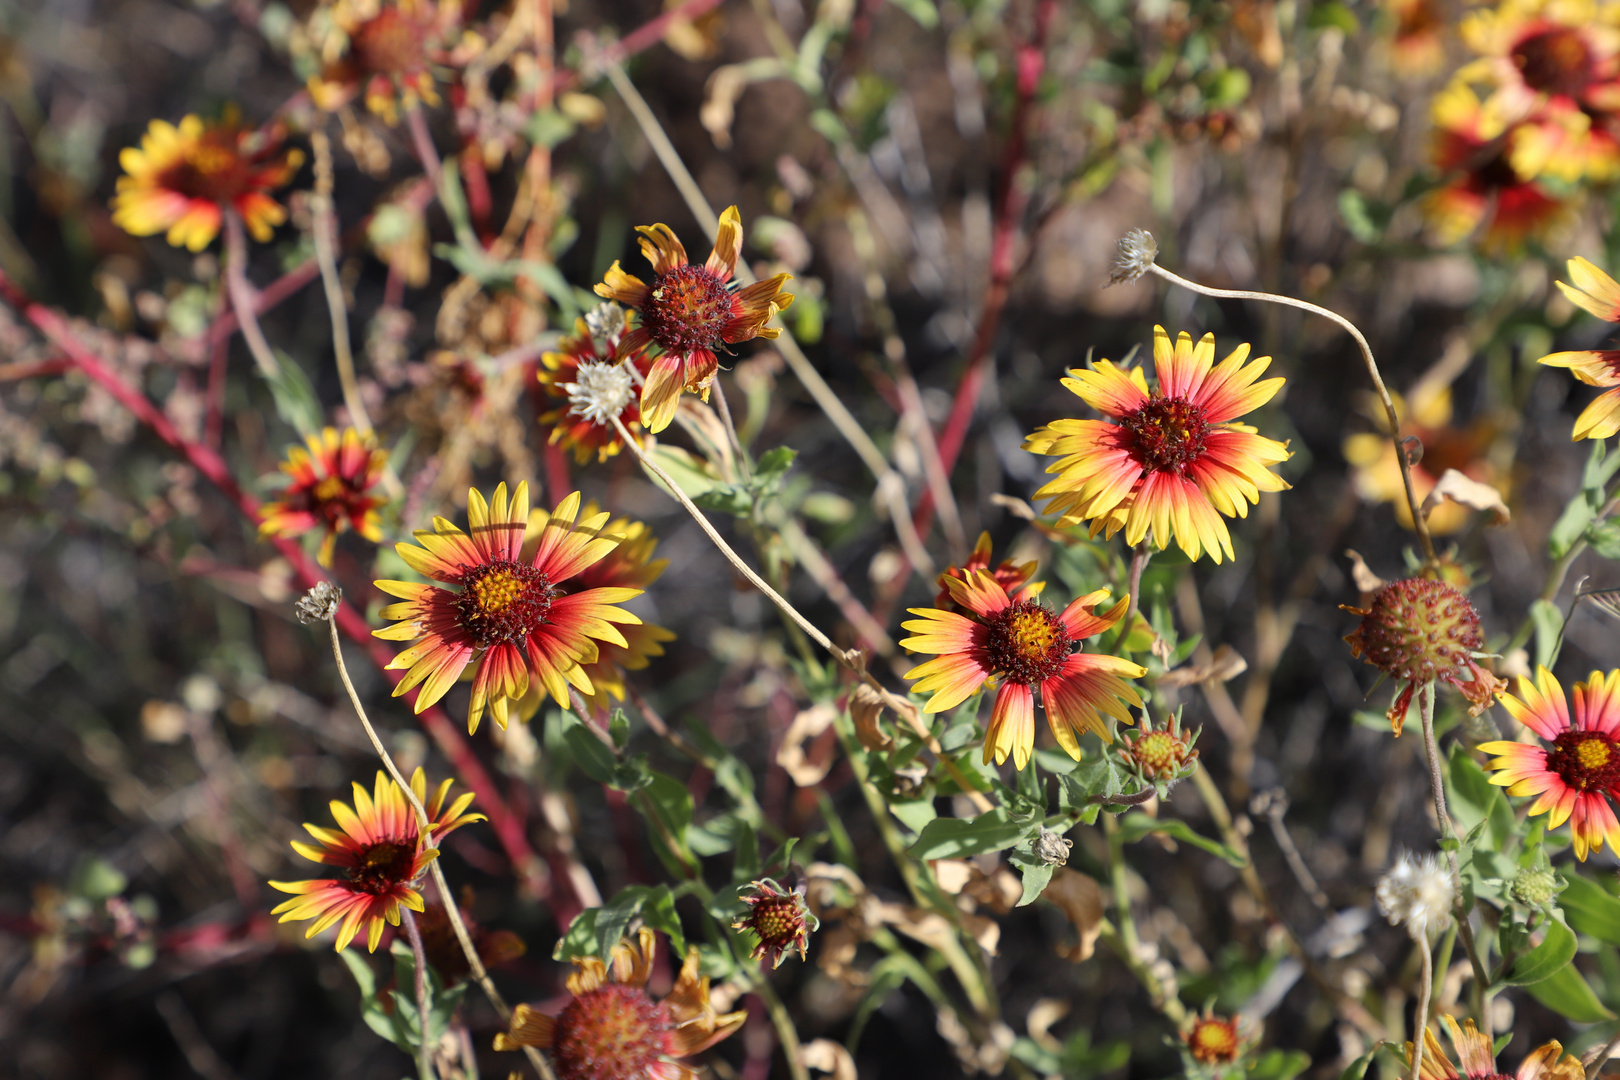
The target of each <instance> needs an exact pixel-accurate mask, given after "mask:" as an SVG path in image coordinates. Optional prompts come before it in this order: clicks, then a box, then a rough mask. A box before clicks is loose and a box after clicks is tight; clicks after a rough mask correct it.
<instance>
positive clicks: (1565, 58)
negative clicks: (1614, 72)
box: [1508, 26, 1596, 97]
mask: <svg viewBox="0 0 1620 1080" xmlns="http://www.w3.org/2000/svg"><path fill="white" fill-rule="evenodd" d="M1508 56H1509V57H1510V58H1511V59H1512V60H1513V64H1514V66H1515V67H1517V68H1518V69H1519V75H1520V77H1521V78H1523V79H1524V84H1525V85H1526V86H1528V87H1530V89H1532V90H1539V91H1540V92H1542V93H1544V94H1563V95H1567V96H1569V97H1575V96H1577V95H1579V94H1580V93H1581V91H1583V90H1585V89H1586V88H1587V86H1588V85H1590V84H1591V82H1592V76H1593V69H1594V68H1595V66H1596V62H1595V60H1594V58H1593V56H1592V50H1590V49H1588V48H1587V47H1586V42H1585V40H1584V39H1583V38H1582V37H1581V33H1580V31H1579V30H1576V29H1575V28H1573V27H1568V26H1559V27H1554V28H1552V29H1549V30H1543V31H1541V32H1540V33H1536V34H1531V35H1530V36H1529V37H1527V38H1525V39H1524V40H1523V41H1521V42H1519V43H1518V44H1517V45H1515V46H1513V48H1512V50H1511V51H1510V52H1509V53H1508Z"/></svg>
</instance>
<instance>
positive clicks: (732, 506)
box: [692, 484, 754, 517]
mask: <svg viewBox="0 0 1620 1080" xmlns="http://www.w3.org/2000/svg"><path fill="white" fill-rule="evenodd" d="M692 501H693V502H695V503H697V504H698V505H699V506H701V507H702V508H703V509H705V510H713V511H715V512H716V513H719V514H730V515H731V516H732V517H747V516H748V514H749V511H751V510H752V509H753V508H754V496H753V493H752V492H750V491H749V490H748V489H747V488H745V487H743V486H742V485H740V484H716V485H714V487H712V488H710V489H709V490H708V491H705V492H704V493H703V494H701V495H696V496H694V497H693V498H692Z"/></svg>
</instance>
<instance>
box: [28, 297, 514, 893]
mask: <svg viewBox="0 0 1620 1080" xmlns="http://www.w3.org/2000/svg"><path fill="white" fill-rule="evenodd" d="M0 299H4V300H5V301H6V302H7V303H9V304H11V305H12V306H13V307H14V308H16V309H17V310H18V311H20V312H21V313H22V314H23V316H24V317H25V318H26V319H27V320H28V321H29V322H31V323H33V324H34V326H35V328H36V329H38V330H39V332H40V333H42V334H44V335H45V337H46V338H48V339H49V340H50V341H51V342H52V343H53V344H55V345H56V346H57V347H58V348H60V349H61V350H62V351H63V352H64V353H66V354H67V357H68V359H69V360H70V361H71V362H72V363H73V365H74V366H75V367H77V368H78V369H79V370H80V371H83V372H84V373H85V374H86V375H87V376H89V377H90V378H91V379H92V380H94V381H95V382H96V384H97V385H99V386H100V387H101V388H102V389H104V390H105V391H107V393H109V394H111V395H112V397H113V398H114V399H115V400H117V402H118V403H119V404H120V405H122V406H124V408H126V409H128V410H129V411H130V412H131V413H133V414H134V415H135V418H136V419H137V420H139V421H141V423H143V424H145V425H146V426H147V427H148V428H150V429H151V430H152V433H153V434H154V435H156V436H157V437H158V438H160V439H162V440H163V441H164V442H166V443H168V444H169V445H170V446H171V447H173V448H174V449H175V450H178V451H179V452H180V453H181V454H182V455H184V456H185V458H186V460H187V461H189V462H190V463H191V465H192V466H193V467H194V468H195V469H196V470H197V471H198V472H200V473H202V474H203V475H204V476H206V477H207V478H208V479H209V481H210V482H212V483H213V485H214V486H215V487H216V488H218V489H219V490H220V492H221V494H223V495H224V496H225V497H226V498H228V499H230V500H231V501H232V502H234V503H235V504H236V506H237V508H238V509H240V510H241V511H242V513H243V514H244V515H245V516H246V517H247V518H248V520H250V521H252V522H254V523H255V524H257V523H258V522H259V520H260V516H259V502H258V500H257V499H255V498H254V497H253V496H251V495H249V494H248V493H247V492H245V491H243V490H242V488H241V485H239V484H238V483H237V482H236V478H235V477H234V476H232V475H231V472H230V469H229V467H228V466H227V465H226V464H225V460H224V459H223V458H222V457H220V455H219V453H218V452H217V451H215V450H213V449H212V448H211V447H208V446H204V445H202V444H201V443H195V442H191V441H190V440H188V439H186V438H185V436H183V435H181V434H180V432H179V430H178V429H177V428H176V427H175V426H174V424H173V423H172V422H171V421H170V420H169V418H168V417H167V416H166V415H164V413H163V411H162V410H161V409H159V408H158V407H157V406H156V405H154V404H152V402H151V401H150V400H148V399H147V397H146V396H145V395H144V394H142V393H141V392H140V391H138V390H136V389H134V388H133V387H131V386H129V385H128V384H127V383H125V382H124V381H123V379H121V378H119V377H118V376H117V375H116V374H114V372H113V371H112V370H111V369H110V368H108V367H107V366H106V365H105V364H103V363H102V362H101V360H100V358H98V357H96V356H95V355H94V354H92V353H91V352H90V351H89V350H88V349H86V348H85V347H84V345H83V343H81V342H80V341H79V340H78V338H77V337H76V336H74V334H73V331H72V329H71V328H70V327H69V326H68V323H67V320H66V319H65V318H63V317H62V316H61V315H60V314H58V313H57V312H56V311H54V310H52V309H51V308H48V307H46V306H44V305H43V304H38V303H35V302H34V301H33V300H31V299H29V298H28V296H27V295H26V294H25V293H23V292H22V291H21V290H20V289H18V288H17V286H16V285H15V284H13V283H12V281H11V280H10V278H8V277H7V276H6V275H5V274H4V273H3V272H0ZM270 542H271V543H272V544H274V545H275V547H276V549H277V550H278V551H280V552H281V554H282V557H283V558H285V559H286V560H287V561H288V562H289V563H291V564H292V567H293V571H294V573H295V574H297V576H298V579H299V581H300V582H301V583H302V585H303V587H304V588H306V589H307V588H309V587H311V586H313V585H314V584H315V583H317V582H319V581H324V580H326V575H325V574H323V573H322V572H321V571H320V568H319V567H317V566H316V565H315V563H314V561H313V560H312V559H310V557H309V556H308V555H307V554H306V553H305V552H304V549H303V548H302V547H300V546H299V545H298V544H297V543H295V542H293V541H292V540H290V539H287V538H285V537H274V538H272V539H271V540H270ZM335 618H336V620H337V624H338V629H339V630H341V631H343V632H344V633H345V634H347V635H348V636H349V638H350V639H351V640H352V641H354V642H355V643H356V644H358V645H359V646H360V647H361V648H362V649H364V650H365V652H366V655H367V656H369V657H370V658H371V660H372V662H373V663H375V664H376V665H377V666H378V667H379V668H381V669H382V670H383V673H384V674H385V675H387V676H388V678H389V680H390V681H391V682H394V683H398V682H399V680H400V679H401V678H403V677H404V673H403V672H400V671H393V670H389V669H388V667H387V665H388V663H389V662H390V661H392V660H393V658H394V657H393V653H392V652H391V651H390V650H389V649H388V647H387V646H386V645H384V644H383V643H382V642H381V641H379V640H377V639H376V638H374V637H372V635H371V629H370V627H368V626H367V625H366V620H365V618H364V617H363V616H362V615H361V614H360V613H359V612H358V611H356V610H355V609H354V608H353V607H352V606H350V605H349V604H348V603H346V602H345V603H342V604H340V605H339V607H338V610H337V614H336V616H335ZM407 700H410V701H414V700H415V691H412V692H411V694H410V695H409V697H408V699H407ZM418 715H419V718H420V719H421V721H422V726H423V727H424V728H426V729H427V732H428V734H429V735H431V736H432V737H433V741H434V742H436V743H438V745H439V749H440V750H441V751H442V752H443V753H444V755H445V756H446V757H447V758H449V759H450V762H451V765H452V766H453V767H454V769H455V770H456V774H457V775H458V776H460V777H461V779H462V780H463V781H464V782H465V783H466V784H467V786H468V787H469V788H471V789H472V791H473V792H474V793H475V794H476V795H477V796H478V808H479V809H480V810H481V811H483V812H484V813H485V814H487V815H488V816H489V824H490V827H491V828H492V829H494V831H495V835H496V836H497V837H498V838H499V839H500V841H501V846H502V847H503V848H505V849H506V854H507V857H508V858H509V859H511V861H512V865H513V867H514V868H515V869H516V870H517V872H518V873H519V875H520V876H521V877H522V878H523V880H524V882H525V884H526V885H528V887H529V888H530V889H532V890H535V891H536V892H537V894H538V893H541V892H543V890H544V885H543V881H544V878H543V877H542V876H541V875H540V874H539V873H538V872H537V868H538V867H539V865H540V862H539V859H538V857H537V856H536V855H535V853H534V851H533V849H532V848H531V847H530V846H529V842H528V838H527V836H526V833H525V827H524V823H523V821H522V820H521V819H519V818H518V817H516V816H515V815H513V814H512V812H511V810H510V808H508V806H507V805H506V800H505V799H503V798H502V797H501V794H500V791H499V789H498V788H496V786H495V782H494V780H493V778H492V777H491V776H490V775H489V773H488V772H487V771H486V770H485V769H484V765H483V762H481V761H479V760H478V757H477V755H475V754H474V753H473V751H472V747H471V746H470V745H469V744H468V742H467V739H466V737H465V736H464V735H462V733H461V729H460V728H459V727H458V726H457V725H456V724H455V723H454V722H452V721H451V719H450V718H449V717H448V716H446V715H445V713H444V710H442V709H440V708H437V707H434V708H430V709H426V710H424V711H423V712H421V713H420V714H418Z"/></svg>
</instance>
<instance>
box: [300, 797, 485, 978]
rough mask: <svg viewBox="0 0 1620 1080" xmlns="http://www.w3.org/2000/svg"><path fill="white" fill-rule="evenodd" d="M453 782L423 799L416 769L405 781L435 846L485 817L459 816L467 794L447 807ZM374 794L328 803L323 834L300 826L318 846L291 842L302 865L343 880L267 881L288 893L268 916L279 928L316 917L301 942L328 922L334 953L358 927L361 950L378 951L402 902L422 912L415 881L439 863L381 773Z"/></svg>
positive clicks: (413, 816)
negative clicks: (322, 866)
mask: <svg viewBox="0 0 1620 1080" xmlns="http://www.w3.org/2000/svg"><path fill="white" fill-rule="evenodd" d="M450 785H451V781H449V780H446V781H444V782H443V783H442V784H440V785H439V786H438V788H437V789H436V790H435V791H434V792H433V797H432V798H431V799H429V798H428V795H427V778H426V776H425V775H424V774H423V772H422V770H421V769H417V770H416V773H415V774H414V775H413V776H412V777H411V790H412V791H414V792H415V793H416V797H417V798H418V799H419V800H421V802H422V804H423V807H424V808H425V809H426V810H427V814H428V823H429V825H430V826H431V827H432V830H433V840H434V842H435V843H438V842H440V841H442V840H443V839H444V837H445V836H447V835H449V834H450V833H451V832H453V831H454V830H456V829H459V828H460V827H461V826H463V825H467V824H470V823H472V822H474V821H483V820H484V815H483V814H468V813H464V811H465V810H466V809H467V807H468V805H469V804H471V803H472V801H473V796H472V792H468V793H467V794H465V795H462V796H461V797H460V798H458V799H457V800H456V801H455V802H454V803H453V804H451V805H450V806H449V807H446V806H445V798H446V797H447V796H448V795H449V793H450ZM372 791H373V794H371V795H367V794H366V789H365V788H363V787H361V786H360V785H359V784H355V785H354V808H353V809H352V810H351V809H350V808H349V807H348V805H346V804H345V803H341V802H338V801H337V800H335V799H334V800H333V801H332V817H333V819H334V820H335V821H336V822H337V824H338V828H337V829H323V828H321V827H320V826H318V825H309V824H306V825H305V826H304V828H305V829H307V830H308V831H309V834H310V835H311V836H313V837H314V838H315V840H316V842H317V843H318V844H319V846H318V847H317V846H312V845H310V844H302V843H299V842H298V841H296V840H294V841H293V845H292V846H293V850H294V851H296V852H298V854H300V855H302V856H303V857H304V858H306V859H310V860H312V861H314V862H318V863H326V864H328V865H330V866H336V867H338V868H340V869H341V870H343V871H345V873H346V874H347V876H346V877H343V878H327V879H321V880H314V881H272V882H270V886H271V888H275V889H280V890H281V891H282V892H286V893H293V894H294V897H293V899H291V900H288V901H285V902H284V903H282V904H281V905H279V906H278V907H276V908H275V909H274V910H273V911H271V912H270V914H272V915H280V916H281V921H282V922H292V921H297V920H302V919H314V920H315V923H314V925H312V926H311V927H310V928H309V930H308V932H307V933H305V934H304V936H305V937H306V938H312V937H314V936H315V935H316V934H318V933H320V932H321V931H322V930H325V929H326V928H327V927H328V926H331V925H332V924H333V923H336V922H339V921H341V922H342V924H343V925H342V926H340V927H339V928H338V936H337V947H338V948H339V949H342V948H343V947H344V946H345V945H347V944H348V943H349V942H350V941H351V940H353V938H354V936H355V934H357V933H359V932H360V928H361V927H362V926H364V927H365V928H366V947H367V948H368V949H370V950H371V951H372V952H376V951H377V943H378V942H380V941H381V940H382V934H383V924H384V922H388V923H392V924H393V925H395V926H398V925H399V907H400V905H401V904H404V905H405V906H406V907H408V908H410V909H411V910H412V911H421V910H422V894H421V893H419V892H417V891H416V888H415V882H416V879H417V878H418V877H420V876H421V874H422V872H423V871H424V870H426V869H427V864H428V863H429V862H431V861H433V860H434V859H436V858H438V857H439V852H438V849H437V848H430V847H427V846H426V845H425V844H424V843H423V842H422V832H421V829H420V828H419V827H418V825H417V820H416V813H415V811H414V810H413V809H412V808H411V805H410V803H409V802H407V801H406V799H405V793H404V792H403V791H401V790H400V787H399V785H398V784H396V783H394V781H393V780H391V779H390V778H389V777H388V776H387V775H385V774H384V773H382V772H381V771H378V773H377V780H376V783H375V785H374V786H373V789H372Z"/></svg>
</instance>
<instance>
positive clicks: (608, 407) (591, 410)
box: [558, 363, 636, 427]
mask: <svg viewBox="0 0 1620 1080" xmlns="http://www.w3.org/2000/svg"><path fill="white" fill-rule="evenodd" d="M558 389H559V390H562V391H563V392H565V393H566V394H567V395H568V412H569V413H570V414H571V415H573V416H583V417H584V418H585V419H587V420H589V421H590V422H591V423H593V424H601V425H602V426H603V427H611V426H612V425H613V421H614V419H615V418H617V417H622V416H623V415H624V410H625V409H627V408H629V406H630V403H631V402H632V401H634V400H635V396H636V393H635V384H634V383H633V382H632V380H631V378H630V365H629V364H615V363H606V364H580V365H579V370H578V371H577V372H576V374H575V375H574V381H573V382H571V383H562V384H560V385H559V386H558Z"/></svg>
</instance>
